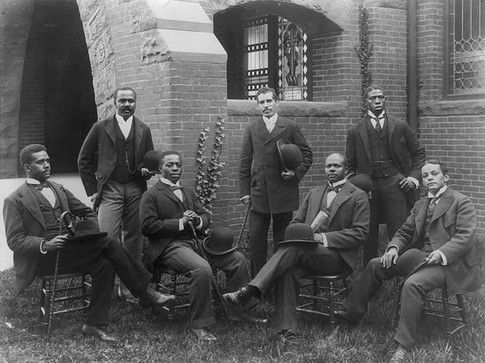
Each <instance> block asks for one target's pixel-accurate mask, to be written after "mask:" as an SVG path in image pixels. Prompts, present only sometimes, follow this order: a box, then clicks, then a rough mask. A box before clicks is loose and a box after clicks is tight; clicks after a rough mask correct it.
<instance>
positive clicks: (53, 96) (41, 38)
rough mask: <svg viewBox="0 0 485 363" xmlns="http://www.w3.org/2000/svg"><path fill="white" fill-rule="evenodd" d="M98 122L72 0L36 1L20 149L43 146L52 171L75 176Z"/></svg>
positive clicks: (24, 82)
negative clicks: (89, 134) (86, 140)
mask: <svg viewBox="0 0 485 363" xmlns="http://www.w3.org/2000/svg"><path fill="white" fill-rule="evenodd" d="M96 118H97V112H96V104H95V101H94V90H93V84H92V75H91V66H90V62H89V55H88V51H87V46H86V40H85V36H84V31H83V25H82V22H81V19H80V15H79V9H78V5H77V3H76V1H75V0H36V1H35V5H34V11H33V15H32V25H31V28H30V34H29V40H28V43H27V49H26V53H25V64H24V71H23V79H22V91H21V97H20V114H19V150H20V149H21V148H22V147H24V146H25V145H27V144H30V143H43V144H45V145H46V146H47V149H48V151H49V155H50V157H51V159H52V161H53V171H54V172H57V173H59V172H62V173H66V172H77V165H76V159H77V155H78V152H79V149H80V147H81V144H82V142H83V140H84V137H85V136H86V134H87V132H88V131H89V129H90V127H91V125H92V124H93V123H94V122H95V121H96ZM22 174H23V172H22V171H20V172H19V175H22Z"/></svg>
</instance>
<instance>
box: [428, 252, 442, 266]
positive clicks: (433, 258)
mask: <svg viewBox="0 0 485 363" xmlns="http://www.w3.org/2000/svg"><path fill="white" fill-rule="evenodd" d="M426 261H428V265H437V264H440V263H441V262H442V261H441V254H440V253H439V252H438V251H433V252H431V253H430V254H429V255H428V257H426Z"/></svg>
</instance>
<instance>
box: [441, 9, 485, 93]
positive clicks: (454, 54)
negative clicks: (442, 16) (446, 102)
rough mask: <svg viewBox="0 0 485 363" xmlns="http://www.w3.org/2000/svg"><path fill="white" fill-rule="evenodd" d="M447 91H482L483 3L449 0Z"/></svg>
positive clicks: (484, 79) (484, 65) (484, 72)
mask: <svg viewBox="0 0 485 363" xmlns="http://www.w3.org/2000/svg"><path fill="white" fill-rule="evenodd" d="M450 5H451V7H450V27H449V28H450V34H449V42H450V43H449V50H450V51H449V70H448V77H449V79H448V92H449V94H450V95H473V94H478V93H485V3H484V1H483V0H451V4H450Z"/></svg>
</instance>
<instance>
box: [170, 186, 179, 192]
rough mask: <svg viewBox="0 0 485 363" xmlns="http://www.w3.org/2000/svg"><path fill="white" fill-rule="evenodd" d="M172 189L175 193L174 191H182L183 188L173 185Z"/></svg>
mask: <svg viewBox="0 0 485 363" xmlns="http://www.w3.org/2000/svg"><path fill="white" fill-rule="evenodd" d="M170 189H171V190H172V192H173V191H174V190H181V189H182V187H181V186H180V185H171V186H170Z"/></svg>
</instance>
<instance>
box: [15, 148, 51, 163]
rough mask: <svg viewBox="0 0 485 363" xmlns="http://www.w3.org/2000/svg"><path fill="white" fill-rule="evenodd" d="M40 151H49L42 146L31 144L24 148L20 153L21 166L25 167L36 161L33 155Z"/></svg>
mask: <svg viewBox="0 0 485 363" xmlns="http://www.w3.org/2000/svg"><path fill="white" fill-rule="evenodd" d="M40 151H47V148H46V147H45V146H44V145H41V144H30V145H27V146H26V147H24V148H23V149H22V150H21V151H20V156H19V160H20V165H21V166H24V165H25V164H30V163H31V162H32V161H33V160H34V158H33V157H32V155H33V154H35V153H38V152H40Z"/></svg>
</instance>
